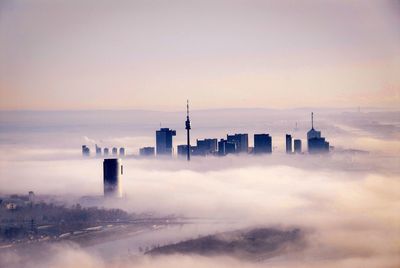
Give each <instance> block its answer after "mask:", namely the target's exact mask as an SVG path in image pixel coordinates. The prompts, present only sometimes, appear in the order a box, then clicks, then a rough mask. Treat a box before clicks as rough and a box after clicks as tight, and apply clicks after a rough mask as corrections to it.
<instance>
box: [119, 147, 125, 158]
mask: <svg viewBox="0 0 400 268" xmlns="http://www.w3.org/2000/svg"><path fill="white" fill-rule="evenodd" d="M119 156H125V148H124V147H121V148H119Z"/></svg>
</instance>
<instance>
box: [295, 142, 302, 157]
mask: <svg viewBox="0 0 400 268" xmlns="http://www.w3.org/2000/svg"><path fill="white" fill-rule="evenodd" d="M294 152H295V153H296V154H301V140H299V139H295V140H294Z"/></svg>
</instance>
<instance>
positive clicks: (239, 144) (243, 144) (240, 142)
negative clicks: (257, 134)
mask: <svg viewBox="0 0 400 268" xmlns="http://www.w3.org/2000/svg"><path fill="white" fill-rule="evenodd" d="M226 140H227V141H228V142H232V143H234V144H236V150H235V152H237V153H248V151H249V137H248V135H247V134H235V135H227V137H226Z"/></svg>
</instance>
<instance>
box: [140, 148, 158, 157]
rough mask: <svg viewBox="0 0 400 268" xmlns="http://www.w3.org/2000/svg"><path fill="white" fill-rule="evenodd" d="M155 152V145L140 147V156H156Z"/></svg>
mask: <svg viewBox="0 0 400 268" xmlns="http://www.w3.org/2000/svg"><path fill="white" fill-rule="evenodd" d="M154 154H155V149H154V147H143V148H140V149H139V155H140V156H145V157H149V156H154Z"/></svg>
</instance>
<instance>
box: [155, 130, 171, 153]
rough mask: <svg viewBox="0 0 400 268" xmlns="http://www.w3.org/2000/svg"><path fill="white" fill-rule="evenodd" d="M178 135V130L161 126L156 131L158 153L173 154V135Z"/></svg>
mask: <svg viewBox="0 0 400 268" xmlns="http://www.w3.org/2000/svg"><path fill="white" fill-rule="evenodd" d="M173 136H176V131H175V130H172V129H169V128H160V130H157V131H156V152H157V155H169V156H172V154H173V147H172V137H173Z"/></svg>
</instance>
